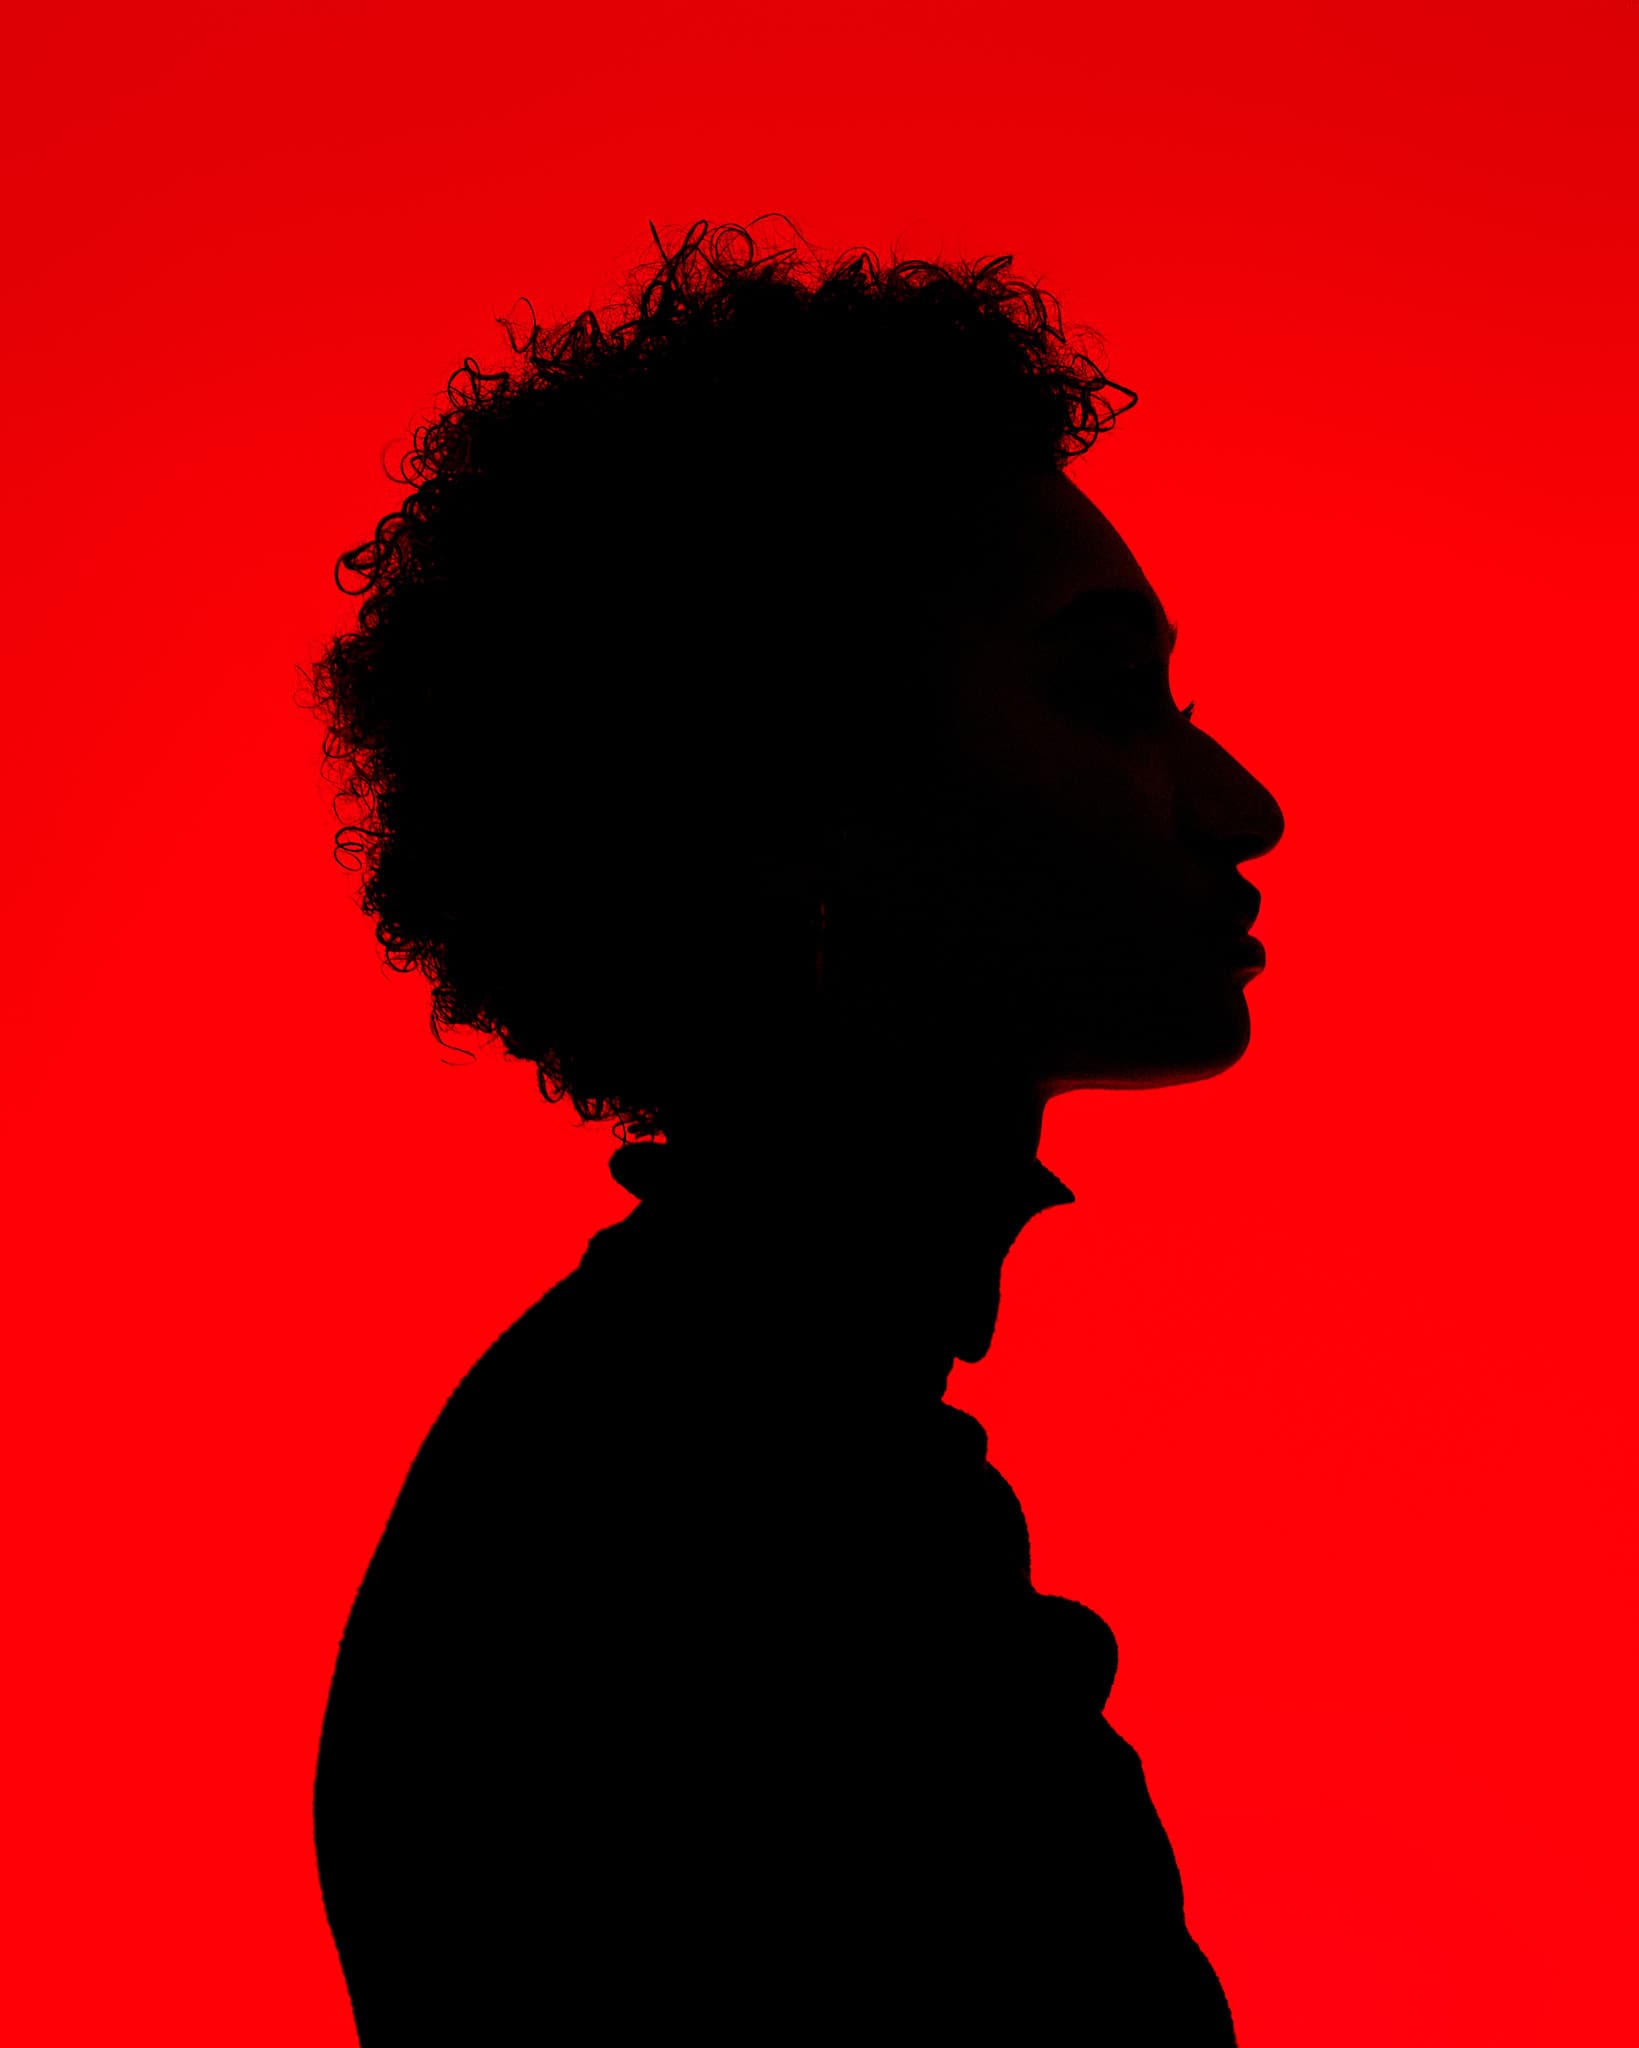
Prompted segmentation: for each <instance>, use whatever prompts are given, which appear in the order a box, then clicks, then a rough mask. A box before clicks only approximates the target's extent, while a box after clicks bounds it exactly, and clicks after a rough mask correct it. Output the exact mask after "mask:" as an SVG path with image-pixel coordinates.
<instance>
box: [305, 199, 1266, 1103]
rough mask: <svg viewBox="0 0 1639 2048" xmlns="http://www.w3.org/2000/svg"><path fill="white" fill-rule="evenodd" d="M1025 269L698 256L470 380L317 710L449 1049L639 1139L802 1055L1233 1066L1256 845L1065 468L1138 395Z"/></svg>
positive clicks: (1018, 1076) (1019, 1077) (373, 555)
mask: <svg viewBox="0 0 1639 2048" xmlns="http://www.w3.org/2000/svg"><path fill="white" fill-rule="evenodd" d="M776 218H778V217H777V216H776ZM754 225H755V224H754ZM1009 263H1010V259H1008V258H996V259H993V260H992V261H990V262H988V263H984V264H978V265H972V264H954V265H941V264H933V263H920V262H912V261H904V262H896V263H893V264H890V265H886V266H884V265H882V264H880V263H879V262H878V261H877V260H876V258H874V257H873V256H872V255H870V254H869V253H868V252H866V253H856V254H850V255H848V256H844V257H841V258H838V259H836V260H834V261H832V262H829V263H824V262H820V261H817V260H815V259H813V258H812V257H811V256H808V255H806V254H805V251H804V250H803V249H802V248H798V247H795V246H792V245H790V244H781V245H777V246H774V247H771V248H759V246H758V243H757V240H756V237H755V235H754V234H753V233H752V232H751V231H750V230H747V229H744V228H739V227H722V228H718V229H716V230H715V231H708V228H707V224H706V223H704V222H702V223H698V224H697V225H696V227H695V228H693V229H691V230H690V231H689V233H688V235H687V236H685V237H684V239H683V241H682V242H681V244H680V245H679V247H678V248H677V249H676V250H675V251H673V252H672V253H670V254H669V255H668V254H667V253H666V252H665V250H664V248H662V252H661V258H660V260H659V262H658V263H657V264H655V265H654V266H653V267H652V268H651V269H650V270H649V271H647V272H644V273H640V274H639V275H638V276H637V277H636V278H634V280H633V286H632V290H631V293H630V295H629V298H628V300H627V302H626V304H625V305H624V306H623V308H622V309H621V310H622V311H623V313H624V314H625V317H624V318H623V319H622V320H621V321H620V322H619V323H618V324H615V325H613V326H612V327H606V326H605V325H604V324H602V323H600V322H599V320H598V319H597V317H596V316H595V315H593V314H591V313H582V314H581V315H579V316H578V317H577V318H575V319H574V320H571V321H567V322H565V323H563V324H562V325H560V326H557V327H555V328H552V329H550V330H543V329H542V328H541V327H540V326H539V325H538V324H536V325H532V327H531V330H530V332H529V333H528V334H527V335H525V336H523V337H522V338H519V337H518V335H517V334H516V333H515V331H514V330H513V329H511V328H510V327H509V330H508V331H509V335H510V336H511V338H512V340H513V349H514V361H513V363H512V364H511V365H510V366H509V367H507V368H505V369H502V370H499V371H496V372H493V373H487V374H486V373H484V372H482V371H480V370H479V369H478V368H477V367H476V366H475V365H472V364H470V363H469V364H468V365H467V366H466V367H465V368H464V369H463V371H462V372H460V373H458V374H457V377H456V378H455V379H454V380H452V383H451V386H450V403H449V405H448V407H447V409H445V410H444V411H443V412H442V413H441V414H440V415H439V416H438V417H436V418H435V419H434V420H432V421H431V422H430V423H429V424H427V425H426V426H424V427H423V428H422V429H421V430H420V431H419V433H418V434H417V437H416V441H415V444H414V447H413V449H412V452H411V455H410V456H409V457H408V458H407V461H406V465H405V481H407V482H409V483H410V484H412V486H413V488H412V490H411V493H410V496H409V497H408V498H407V499H406V501H405V503H404V505H403V507H402V509H401V510H400V511H399V512H397V513H395V514H393V515H391V516H390V517H389V518H387V519H386V520H384V521H383V522H382V525H381V526H380V527H379V528H378V530H377V533H376V535H375V537H374V539H373V540H372V541H371V542H369V543H368V544H366V545H365V546H363V547H361V548H357V549H354V550H352V551H351V552H350V553H349V554H348V555H346V556H344V557H343V563H344V565H345V566H346V568H347V569H348V570H350V571H351V572H353V573H354V574H355V575H356V576H357V577H358V578H359V579H360V580H361V584H362V590H361V604H360V611H359V624H358V629H357V630H356V631H354V632H350V633H346V634H343V635H341V636H339V637H338V638H337V639H336V640H335V641H334V642H333V643H332V645H331V646H330V648H329V649H328V650H327V652H326V653H325V655H324V657H323V658H322V659H321V660H320V661H319V662H318V663H317V664H316V666H315V669H314V672H313V676H312V684H313V690H314V696H313V702H314V704H315V706H316V707H317V708H318V709H320V710H321V711H322V712H323V713H324V714H325V716H326V718H327V721H328V726H329V731H328V734H327V739H326V752H327V755H328V756H329V757H330V759H331V760H332V761H333V762H334V763H335V764H336V765H337V767H338V769H339V772H340V776H341V780H342V798H341V799H340V801H343V802H350V803H351V805H352V816H351V819H350V820H349V821H348V822H345V823H344V824H343V826H342V829H341V830H340V831H339V832H338V834H337V843H338V850H339V851H340V852H341V853H342V854H343V857H344V858H351V859H353V860H355V861H358V860H362V864H363V867H364V881H363V886H362V890H361V901H362V903H363V906H364V907H365V909H366V910H367V911H369V912H370V913H371V914H372V915H373V916H374V918H375V919H376V922H377V930H378V934H379V937H380V939H381V941H382V943H383V945H384V946H385V948H386V950H387V953H388V957H389V958H390V959H392V960H393V961H394V962H395V964H398V965H400V966H403V967H405V968H416V969H419V970H421V971H422V972H423V973H425V974H426V975H427V976H428V978H429V979H430V980H431V982H432V983H433V987H434V995H433V1023H434V1028H435V1030H437V1029H440V1028H448V1027H450V1026H452V1025H461V1024H466V1025H472V1026H476V1027H478V1028H480V1029H485V1030H489V1031H492V1032H494V1033H496V1034H497V1035H498V1036H499V1037H500V1039H501V1041H502V1042H503V1044H504V1045H505V1046H506V1048H507V1050H508V1051H510V1052H511V1053H513V1054H514V1055H516V1056H519V1057H521V1058H524V1059H526V1060H528V1061H530V1062H532V1063H533V1064H534V1065H535V1066H536V1068H537V1071H538V1073H539V1076H540V1080H541V1085H542V1088H543V1091H544V1092H546V1093H547V1094H548V1095H549V1096H552V1097H556V1096H558V1095H561V1094H568V1095H569V1096H570V1098H571V1099H572V1100H573V1101H574V1103H575V1104H576V1106H577V1108H578V1109H579V1110H580V1112H581V1113H582V1115H583V1116H614V1117H616V1118H618V1119H619V1121H620V1122H621V1123H622V1124H623V1125H624V1126H625V1127H626V1128H627V1129H629V1130H631V1131H633V1132H636V1133H645V1132H653V1131H666V1132H667V1133H668V1134H670V1133H672V1132H674V1131H675V1128H676V1126H677V1124H678V1122H679V1121H681V1120H687V1121H691V1122H698V1121H699V1119H700V1118H701V1117H702V1115H705V1114H709V1113H711V1112H713V1111H717V1110H732V1109H733V1108H735V1107H736V1106H737V1105H738V1104H739V1103H740V1102H741V1101H742V1100H744V1099H746V1098H747V1097H748V1096H754V1097H755V1098H756V1099H757V1100H758V1101H759V1102H760V1103H761V1104H762V1105H763V1106H764V1107H765V1108H767V1107H768V1106H769V1105H770V1103H771V1102H772V1104H773V1106H774V1107H775V1108H776V1109H777V1107H778V1098H779V1097H780V1095H781V1093H782V1091H784V1090H787V1089H789V1091H790V1092H791V1094H792V1096H793V1097H795V1096H796V1095H798V1094H799V1093H802V1092H804V1091H809V1090H811V1089H812V1086H813V1083H814V1078H815V1070H816V1069H817V1068H819V1067H829V1068H831V1069H833V1070H835V1071H838V1072H845V1073H847V1074H848V1075H850V1076H856V1077H867V1078H868V1079H869V1080H870V1081H871V1083H872V1084H873V1085H874V1086H876V1087H877V1088H879V1089H882V1090H885V1091H887V1092H888V1093H889V1094H890V1095H891V1092H892V1090H893V1087H894V1085H895V1081H896V1079H899V1078H902V1079H904V1080H905V1081H907V1082H912V1081H919V1080H921V1079H922V1078H924V1077H927V1076H936V1077H941V1078H942V1077H946V1076H951V1077H954V1076H957V1075H960V1076H961V1077H962V1081H963V1085H964V1086H965V1087H967V1088H970V1089H981V1090H982V1089H983V1088H984V1086H985V1084H986V1076H987V1071H988V1072H993V1073H994V1075H995V1076H996V1077H997V1079H998V1081H999V1082H1002V1081H1005V1083H1006V1085H1007V1086H1009V1087H1010V1088H1013V1089H1015V1090H1016V1089H1017V1088H1018V1087H1019V1086H1020V1085H1021V1083H1025V1084H1028V1086H1029V1087H1030V1088H1031V1089H1033V1090H1034V1091H1036V1092H1037V1093H1038V1094H1039V1095H1040V1097H1041V1098H1042V1099H1045V1097H1046V1096H1047V1095H1049V1094H1052V1093H1056V1092H1059V1091H1061V1090H1062V1089H1065V1088H1070V1087H1084V1086H1142V1085H1152V1084H1154V1083H1156V1082H1160V1081H1167V1080H1182V1079H1188V1078H1195V1077H1197V1076H1200V1075H1203V1074H1207V1073H1212V1072H1216V1071H1218V1070H1219V1069H1221V1068H1222V1067H1224V1066H1226V1065H1228V1064H1229V1063H1230V1062H1231V1061H1233V1060H1234V1059H1235V1058H1237V1057H1238V1056H1239V1054H1240V1052H1241V1051H1242V1050H1243V1049H1244V1047H1245V1044H1246V1038H1247V1021H1246V1009H1245V1003H1244V998H1243V996H1242V993H1241V988H1242V985H1243V983H1244V981H1245V980H1246V979H1247V967H1246V965H1245V963H1244V960H1242V959H1240V958H1238V957H1237V955H1236V952H1235V941H1236V936H1237V934H1238V933H1244V931H1245V928H1246V925H1247V924H1248V923H1249V921H1250V912H1251V910H1252V909H1253V908H1255V904H1256V895H1255V892H1254V891H1252V890H1251V889H1250V888H1249V887H1248V886H1247V885H1246V884H1245V883H1244V882H1242V881H1240V880H1239V878H1238V877H1237V875H1236V873H1235V868H1236V863H1237V862H1239V861H1241V860H1244V859H1247V858H1250V857H1251V856H1253V855H1255V854H1257V853H1261V852H1264V851H1266V850H1267V849H1268V847H1269V846H1271V845H1272V844H1273V843H1274V841H1275V839H1276V838H1277V837H1278V835H1279V832H1280V829H1281V825H1280V816H1279V813H1278V811H1277V810H1276V808H1275V806H1274V803H1273V800H1272V799H1271V798H1270V797H1269V796H1268V795H1267V793H1266V792H1265V791H1264V790H1263V789H1262V788H1261V787H1260V786H1259V785H1258V784H1257V783H1256V782H1254V781H1253V780H1252V778H1251V777H1250V776H1249V775H1247V774H1246V773H1245V771H1244V770H1242V769H1240V768H1239V767H1238V766H1237V765H1236V764H1235V763H1234V762H1232V761H1231V760H1230V759H1229V757H1228V756H1227V755H1225V754H1224V753H1223V752H1222V751H1221V750H1220V749H1219V748H1217V747H1216V746H1215V745H1214V743H1213V742H1212V741H1211V740H1210V739H1208V738H1207V737H1206V735H1205V734H1204V733H1202V732H1200V731H1198V730H1197V729H1195V728H1193V727H1192V726H1190V725H1189V724H1188V723H1187V722H1186V720H1185V719H1184V717H1183V716H1182V715H1181V714H1180V713H1179V712H1178V711H1176V710H1175V709H1174V708H1173V706H1172V704H1171V700H1170V697H1169V696H1168V693H1167V683H1166V648H1165V642H1164V639H1163V638H1162V637H1161V636H1162V635H1163V631H1164V626H1165V621H1164V616H1163V614H1162V612H1161V609H1160V606H1159V603H1158V602H1157V600H1156V599H1155V596H1154V593H1153V592H1152V591H1151V590H1150V588H1149V585H1148V584H1147V582H1146V581H1145V579H1144V577H1143V575H1142V573H1141V572H1140V571H1139V569H1138V567H1137V564H1136V563H1135V562H1134V561H1133V559H1132V557H1131V555H1130V553H1129V552H1128V551H1127V549H1126V548H1125V546H1124V544H1123V543H1122V542H1121V540H1120V539H1119V537H1118V536H1117V535H1116V534H1115V532H1114V529H1113V528H1111V527H1110V526H1109V524H1108V523H1107V522H1106V521H1105V520H1104V519H1103V518H1102V516H1101V515H1100V514H1099V513H1098V512H1097V511H1096V510H1095V509H1094V507H1093V506H1092V504H1091V503H1090V502H1089V501H1088V500H1087V499H1086V498H1085V497H1084V496H1083V495H1082V493H1081V492H1080V491H1079V490H1078V489H1077V488H1076V487H1075V486H1074V485H1073V484H1072V483H1071V482H1070V481H1069V479H1068V478H1067V477H1066V476H1065V475H1064V473H1063V472H1064V467H1065V464H1066V463H1067V462H1068V461H1069V460H1070V459H1071V458H1072V457H1073V456H1075V455H1077V454H1081V453H1084V452H1085V451H1086V450H1087V448H1088V447H1090V445H1091V443H1092V440H1093V438H1094V436H1095V435H1096V434H1097V433H1098V432H1099V431H1100V430H1101V429H1102V428H1104V427H1106V426H1108V425H1109V423H1110V422H1111V420H1112V419H1113V418H1114V417H1115V414H1116V413H1117V412H1118V411H1119V410H1121V409H1123V406H1124V404H1125V403H1128V402H1130V401H1131V397H1132V394H1131V393H1130V392H1127V391H1125V390H1124V389H1123V388H1122V387H1121V386H1118V385H1113V384H1110V383H1109V381H1108V380H1107V379H1106V378H1105V376H1104V375H1103V373H1102V371H1101V370H1100V369H1099V368H1098V366H1097V365H1096V364H1095V362H1094V361H1093V359H1092V357H1091V356H1090V355H1088V354H1087V353H1085V352H1083V351H1081V350H1079V349H1077V348H1074V347H1072V346H1071V345H1070V344H1069V343H1068V342H1067V341H1066V339H1065V337H1064V334H1063V331H1062V328H1061V327H1060V325H1059V322H1058V319H1057V316H1056V307H1055V306H1054V304H1053V302H1052V301H1051V299H1050V298H1049V297H1048V296H1047V295H1046V294H1045V293H1043V292H1041V291H1040V290H1038V289H1037V288H1036V287H1033V286H1031V285H1028V284H1026V283H1024V282H1023V281H1021V280H1019V279H1017V278H1015V277H1013V276H1011V275H1010V274H1009V268H1008V266H1009ZM1087 338H1088V339H1090V340H1091V339H1095V338H1094V337H1087ZM1111 393H1113V394H1115V399H1114V401H1112V399H1111V397H1110V395H1109V394H1111ZM1077 598H1079V599H1080V600H1081V602H1080V603H1079V604H1076V605H1073V606H1072V605H1071V600H1072V599H1077ZM1066 606H1070V607H1071V609H1070V610H1069V611H1068V612H1066V610H1065V607H1066ZM822 904H823V906H824V909H823V919H822V917H821V912H820V906H821V905H822ZM821 940H823V946H822V947H821V945H820V943H819V942H820V941H821Z"/></svg>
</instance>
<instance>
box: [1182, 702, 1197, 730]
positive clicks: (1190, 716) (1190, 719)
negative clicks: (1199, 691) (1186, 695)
mask: <svg viewBox="0 0 1639 2048" xmlns="http://www.w3.org/2000/svg"><path fill="white" fill-rule="evenodd" d="M1178 716H1179V717H1180V718H1181V719H1182V720H1183V721H1184V723H1185V725H1193V724H1194V723H1195V699H1194V698H1193V697H1192V698H1191V699H1190V700H1189V702H1188V703H1187V704H1186V705H1185V706H1184V708H1183V710H1182V711H1180V712H1179V714H1178Z"/></svg>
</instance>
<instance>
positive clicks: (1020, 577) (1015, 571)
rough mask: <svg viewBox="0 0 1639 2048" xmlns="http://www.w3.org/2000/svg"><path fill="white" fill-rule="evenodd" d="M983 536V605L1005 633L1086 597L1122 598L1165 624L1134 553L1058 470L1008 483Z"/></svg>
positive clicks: (1042, 619)
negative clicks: (1116, 594)
mask: <svg viewBox="0 0 1639 2048" xmlns="http://www.w3.org/2000/svg"><path fill="white" fill-rule="evenodd" d="M996 510H997V518H996V521H995V525H994V528H993V529H992V530H991V531H990V533H989V534H987V547H986V555H987V561H986V564H985V568H986V574H985V576H984V577H983V579H982V585H981V590H982V596H981V603H982V605H983V609H984V610H985V611H986V612H987V614H989V616H990V617H991V619H992V620H993V621H994V623H995V624H996V625H997V626H999V627H1001V628H1003V629H1006V630H1011V629H1015V628H1018V629H1025V630H1028V629H1029V628H1031V627H1033V626H1036V625H1039V624H1042V623H1044V622H1045V621H1047V620H1048V619H1050V618H1052V617H1053V616H1054V615H1055V614H1056V613H1058V612H1060V611H1061V610H1062V609H1063V608H1064V607H1065V606H1066V605H1068V604H1070V603H1072V602H1073V601H1074V600H1075V599H1076V598H1078V597H1081V596H1082V595H1084V594H1085V593H1086V592H1088V591H1110V592H1120V593H1122V594H1124V595H1127V596H1129V597H1130V598H1131V599H1132V600H1133V601H1134V604H1135V606H1136V607H1137V608H1138V609H1139V610H1140V611H1142V610H1144V609H1146V608H1147V609H1151V610H1153V613H1154V616H1155V618H1156V620H1157V622H1158V623H1162V624H1164V620H1165V615H1164V613H1163V610H1162V606H1161V601H1160V599H1159V598H1158V597H1157V596H1156V594H1155V591H1154V590H1153V589H1152V588H1151V585H1150V581H1149V578H1148V577H1147V576H1146V575H1145V574H1144V572H1143V570H1142V569H1141V568H1140V567H1139V565H1138V562H1137V559H1136V558H1135V556H1134V555H1133V552H1132V550H1131V548H1129V547H1128V545H1127V543H1126V542H1125V541H1124V540H1123V539H1122V538H1121V535H1120V534H1119V533H1118V532H1117V531H1116V529H1115V528H1114V526H1112V525H1111V523H1110V521H1109V520H1108V519H1106V518H1105V516H1104V514H1103V513H1102V512H1101V511H1099V509H1098V507H1097V506H1096V505H1095V504H1094V503H1093V501H1092V500H1091V498H1089V497H1088V496H1087V495H1086V493H1085V492H1084V491H1082V490H1080V489H1079V488H1078V487H1077V486H1076V485H1075V484H1074V483H1072V482H1071V481H1070V479H1069V477H1067V476H1065V475H1064V474H1063V472H1062V471H1054V472H1053V473H1052V474H1050V475H1048V476H1033V477H1029V478H1026V479H1024V480H1022V481H1020V482H1016V483H1011V484H1009V485H1008V486H1007V487H1006V488H1005V490H1004V491H1002V492H1001V493H1000V494H999V496H998V500H997V507H996Z"/></svg>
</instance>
